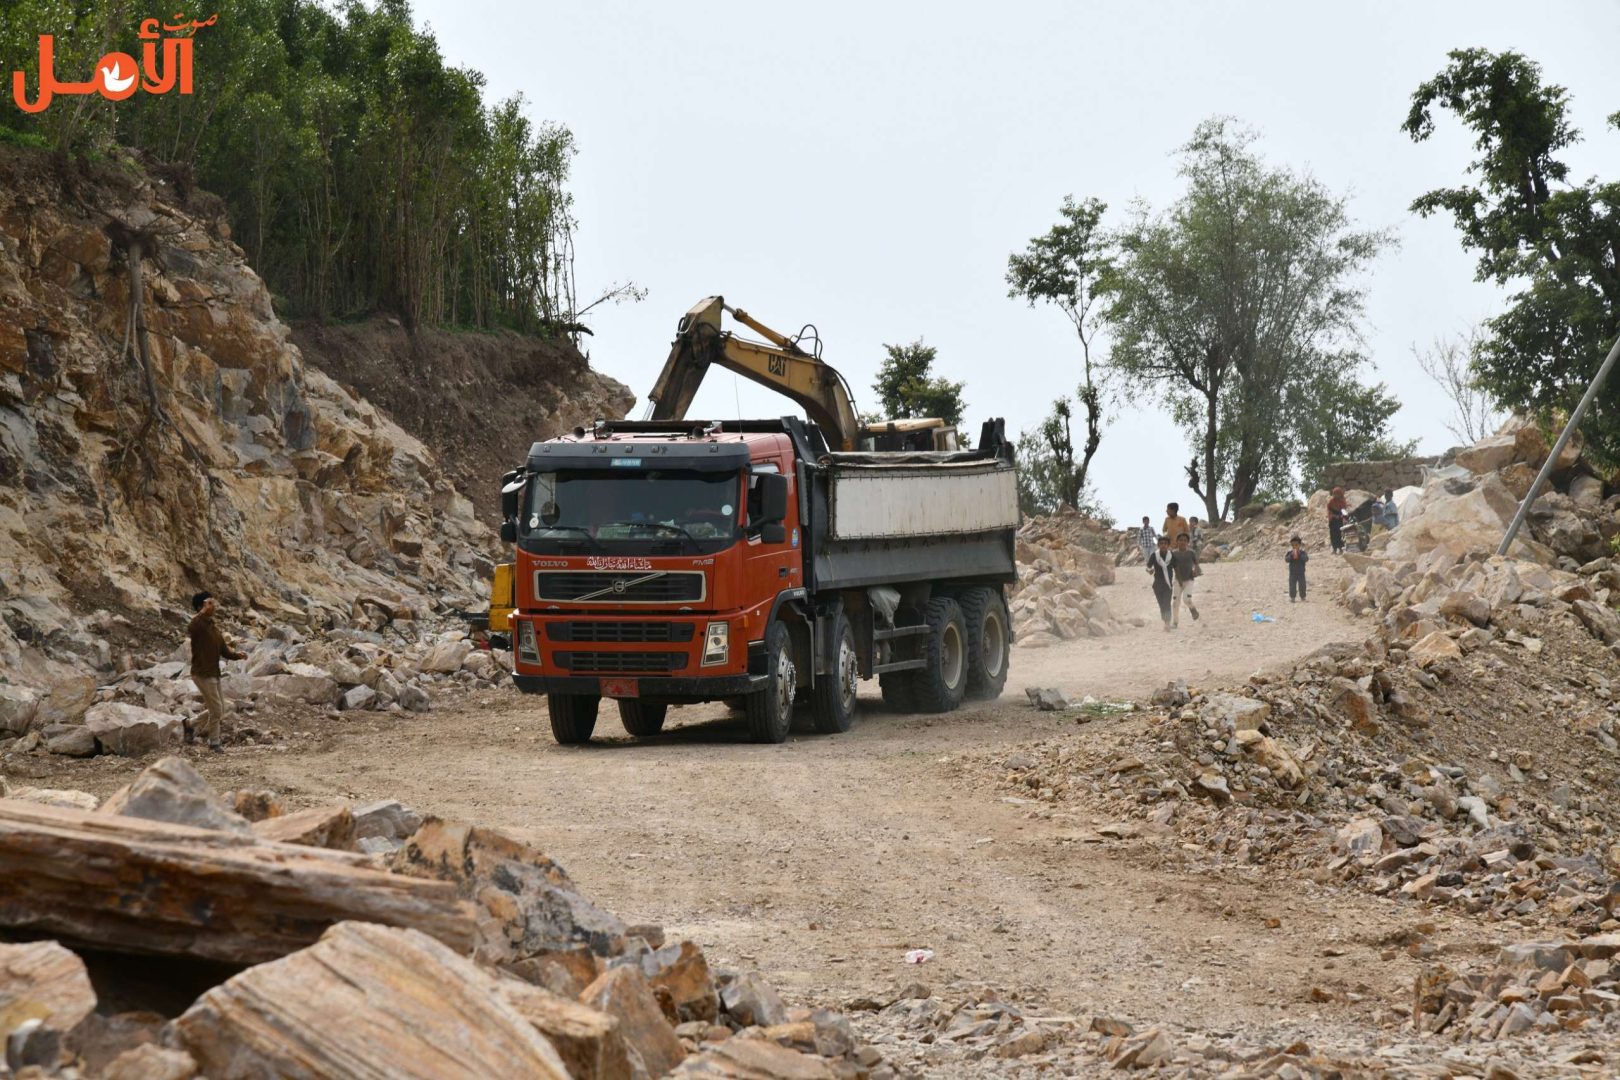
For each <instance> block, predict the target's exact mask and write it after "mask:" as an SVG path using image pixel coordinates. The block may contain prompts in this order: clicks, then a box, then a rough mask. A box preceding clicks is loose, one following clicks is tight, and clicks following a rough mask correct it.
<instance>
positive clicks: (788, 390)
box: [479, 296, 958, 638]
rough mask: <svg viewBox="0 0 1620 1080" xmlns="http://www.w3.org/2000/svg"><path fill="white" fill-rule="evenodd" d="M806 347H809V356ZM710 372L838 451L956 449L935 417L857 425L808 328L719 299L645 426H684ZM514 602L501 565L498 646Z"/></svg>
mask: <svg viewBox="0 0 1620 1080" xmlns="http://www.w3.org/2000/svg"><path fill="white" fill-rule="evenodd" d="M725 313H729V314H730V315H731V317H732V318H733V319H735V320H737V321H738V322H739V323H742V324H743V325H744V326H746V327H748V328H749V329H751V330H753V331H754V332H755V333H757V334H759V335H761V336H762V337H764V338H765V339H766V340H765V341H750V340H749V339H747V338H743V337H738V336H737V335H736V334H735V333H733V332H732V331H729V330H722V329H721V327H720V319H721V316H722V314H725ZM806 342H813V345H812V346H811V349H810V350H808V351H807V350H806V349H805V347H804V344H805V343H806ZM711 366H715V367H722V368H725V369H726V370H727V371H734V372H736V373H737V374H738V375H741V376H743V377H744V378H746V379H752V380H753V381H754V382H757V383H760V384H761V385H764V386H769V387H771V388H772V389H774V390H777V391H779V392H780V393H781V394H782V395H783V396H784V397H787V398H789V399H791V400H792V401H794V402H796V403H797V404H798V405H799V407H800V408H802V409H804V412H805V415H806V416H807V417H809V419H810V420H811V421H812V422H813V423H815V424H817V425H818V426H819V427H820V428H821V432H822V435H823V437H824V438H825V439H826V440H827V444H828V445H829V446H831V447H833V448H834V449H836V450H870V451H883V452H890V451H907V450H956V449H958V446H957V434H956V429H955V428H954V427H952V426H951V425H950V424H947V423H946V422H945V421H944V420H941V419H940V418H939V417H935V416H926V417H913V418H908V419H904V420H878V421H875V422H870V423H863V422H862V421H861V419H860V417H859V416H858V415H857V414H856V412H855V405H854V402H853V401H852V399H851V397H850V393H849V384H848V383H846V382H845V381H844V377H843V376H842V375H840V374H839V373H838V369H836V368H834V367H832V366H831V365H829V364H827V363H826V362H825V361H823V360H822V359H821V339H820V337H819V336H817V335H815V332H814V327H810V326H806V327H805V328H804V329H802V330H801V331H800V332H799V336H798V337H796V338H790V337H788V336H787V335H786V334H781V333H778V332H777V331H775V330H772V329H771V328H770V327H768V326H766V325H765V324H764V323H762V322H760V321H759V320H757V319H755V318H754V317H753V316H751V315H749V314H748V312H746V311H744V310H742V309H741V308H734V307H732V306H731V305H730V304H727V303H726V301H725V298H724V297H722V296H709V297H705V298H704V299H702V300H700V301H698V302H697V303H696V304H694V305H693V306H692V309H691V310H690V311H688V312H687V313H686V314H685V315H683V316H682V317H681V321H680V322H679V323H677V324H676V327H675V342H674V344H673V345H671V346H670V350H669V359H667V360H665V361H664V370H663V371H661V372H659V375H658V382H657V383H655V384H654V385H653V389H652V393H651V394H649V395H648V398H649V399H650V400H651V402H652V414H651V416H650V417H648V419H651V420H684V419H686V410H687V409H689V408H690V407H691V405H692V399H693V398H695V397H696V396H697V392H698V387H699V386H700V385H702V383H703V376H704V375H706V374H707V373H708V370H709V368H710V367H711ZM515 600H516V598H515V596H514V593H513V581H512V564H511V563H510V562H507V563H502V564H500V565H498V566H497V567H495V576H494V579H493V581H492V582H491V584H490V604H489V621H488V623H487V628H488V631H489V633H490V634H491V635H499V636H500V637H502V638H504V637H506V636H507V635H509V634H510V633H511V629H512V618H511V616H512V609H513V606H514V604H515ZM479 628H480V629H482V628H483V627H479Z"/></svg>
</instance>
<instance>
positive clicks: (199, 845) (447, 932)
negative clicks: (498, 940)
mask: <svg viewBox="0 0 1620 1080" xmlns="http://www.w3.org/2000/svg"><path fill="white" fill-rule="evenodd" d="M351 919H352V920H361V921H365V922H374V923H380V924H383V925H388V926H409V927H414V928H416V929H420V930H422V931H424V932H426V933H428V934H430V935H432V936H433V937H436V938H438V939H439V940H441V941H444V942H445V943H447V944H448V945H450V946H451V947H453V948H455V949H458V950H470V949H471V948H472V944H473V938H474V926H473V918H472V910H471V909H470V908H469V907H468V906H467V905H466V904H464V903H463V902H462V901H461V900H460V899H459V898H458V897H457V895H456V890H455V888H454V887H453V886H450V885H446V884H444V883H442V882H437V881H423V880H420V879H418V878H413V877H404V876H401V875H398V874H390V873H387V872H386V871H383V870H378V869H374V868H373V867H371V866H369V865H367V863H366V860H365V858H364V857H363V856H360V855H353V854H349V853H347V852H338V851H326V850H324V849H321V848H311V847H297V846H294V845H291V844H272V843H264V842H261V841H259V840H258V839H257V838H256V837H254V836H253V835H252V834H251V832H250V833H249V834H248V835H242V834H239V833H235V832H223V831H218V830H211V829H196V828H191V827H189V826H185V825H173V824H169V823H167V822H159V821H148V820H144V819H141V818H132V817H123V816H120V815H116V814H113V815H109V814H100V813H95V814H92V813H86V812H84V811H78V810H68V809H62V808H59V807H52V806H39V805H35V804H33V803H26V802H19V801H16V800H11V799H6V800H0V927H5V928H9V929H12V930H16V931H27V932H29V933H31V934H40V935H47V934H48V935H51V936H54V937H57V938H59V939H61V940H62V941H63V942H65V943H67V944H82V945H88V946H94V947H97V948H103V949H110V950H113V951H117V952H131V953H156V954H166V955H182V956H196V957H201V958H204V959H211V960H221V961H225V962H227V963H235V964H256V963H260V962H263V961H265V960H273V959H276V958H277V957H281V956H285V955H286V954H288V953H290V952H293V951H295V950H297V949H301V948H303V947H304V946H306V945H309V944H311V943H313V942H314V941H316V940H318V939H319V937H320V935H321V934H322V933H323V932H324V931H325V930H326V929H327V928H328V927H330V926H331V925H333V924H334V923H338V922H342V921H345V920H351Z"/></svg>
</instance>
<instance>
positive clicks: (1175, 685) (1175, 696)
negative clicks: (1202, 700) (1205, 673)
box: [1149, 679, 1192, 708]
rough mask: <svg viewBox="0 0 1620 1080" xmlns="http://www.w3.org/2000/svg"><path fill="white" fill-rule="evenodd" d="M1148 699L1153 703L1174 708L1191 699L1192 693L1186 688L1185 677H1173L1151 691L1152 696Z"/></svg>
mask: <svg viewBox="0 0 1620 1080" xmlns="http://www.w3.org/2000/svg"><path fill="white" fill-rule="evenodd" d="M1149 700H1150V703H1151V704H1154V705H1160V706H1165V707H1169V708H1175V707H1176V706H1180V705H1185V704H1187V703H1188V702H1189V701H1191V700H1192V694H1191V693H1189V692H1188V690H1187V680H1186V679H1175V680H1172V681H1171V682H1167V683H1165V684H1164V685H1163V686H1161V687H1159V688H1158V689H1157V690H1155V691H1153V697H1152V698H1151V699H1149Z"/></svg>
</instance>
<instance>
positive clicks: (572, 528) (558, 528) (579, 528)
mask: <svg viewBox="0 0 1620 1080" xmlns="http://www.w3.org/2000/svg"><path fill="white" fill-rule="evenodd" d="M540 528H541V529H543V530H547V531H550V532H577V533H579V535H581V536H583V537H584V538H585V539H587V540H589V541H590V542H591V545H592V546H593V547H595V548H596V550H598V551H606V550H607V549H606V548H604V547H603V546H602V541H600V540H598V539H597V538H596V537H594V536H592V535H591V530H589V529H587V528H586V527H585V526H583V525H542V526H540ZM530 535H533V531H532V530H531V533H530Z"/></svg>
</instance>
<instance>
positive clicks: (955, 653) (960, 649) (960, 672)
mask: <svg viewBox="0 0 1620 1080" xmlns="http://www.w3.org/2000/svg"><path fill="white" fill-rule="evenodd" d="M923 622H924V623H925V624H926V625H927V627H928V636H927V637H926V638H924V639H923V640H924V642H925V644H924V646H923V655H924V656H925V657H927V659H928V666H927V667H925V668H921V669H919V670H917V671H914V672H912V675H913V676H915V681H914V682H913V683H912V694H913V695H914V698H915V701H916V705H917V709H918V711H919V712H934V713H942V712H950V711H951V710H952V709H954V708H956V707H957V706H958V705H960V704H962V698H963V697H964V696H965V695H966V694H967V681H968V644H967V624H966V623H965V622H964V621H963V620H962V609H961V607H960V606H958V605H957V603H956V601H955V600H952V599H951V598H950V597H948V596H936V597H934V599H932V600H930V601H928V604H927V606H926V607H924V608H923Z"/></svg>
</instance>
